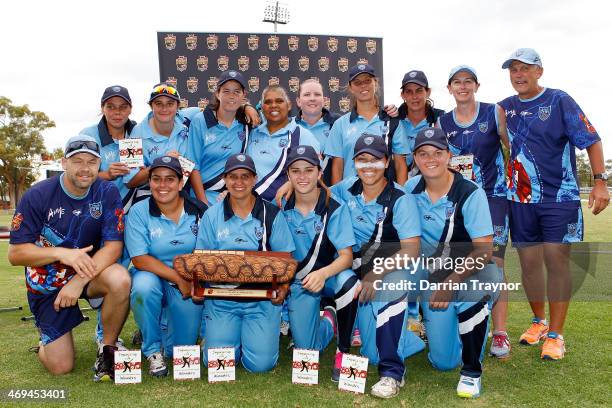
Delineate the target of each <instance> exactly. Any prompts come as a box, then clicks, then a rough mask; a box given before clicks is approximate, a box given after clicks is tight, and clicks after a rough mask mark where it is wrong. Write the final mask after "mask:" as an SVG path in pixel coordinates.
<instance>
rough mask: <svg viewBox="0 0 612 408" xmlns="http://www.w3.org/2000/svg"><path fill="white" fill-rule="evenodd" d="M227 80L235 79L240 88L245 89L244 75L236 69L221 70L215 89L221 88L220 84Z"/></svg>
mask: <svg viewBox="0 0 612 408" xmlns="http://www.w3.org/2000/svg"><path fill="white" fill-rule="evenodd" d="M227 81H236V82H238V83H239V84H240V86H242V89H246V87H247V86H246V81H245V80H244V76H242V74H241V73H240V72H238V71H233V70H229V71H223V72H222V73H221V75H219V80H218V81H217V89H219V88H221V85H223V84H224V83H226V82H227Z"/></svg>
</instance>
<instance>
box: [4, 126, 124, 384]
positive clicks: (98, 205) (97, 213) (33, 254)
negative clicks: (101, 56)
mask: <svg viewBox="0 0 612 408" xmlns="http://www.w3.org/2000/svg"><path fill="white" fill-rule="evenodd" d="M62 167H63V168H64V173H63V174H61V175H59V176H56V177H53V178H50V179H47V180H44V181H41V182H40V183H38V184H35V185H34V186H33V187H32V188H30V189H29V190H28V191H26V193H25V194H24V195H23V198H22V199H21V201H20V202H19V204H18V205H17V209H16V210H15V215H14V217H13V221H12V224H11V239H10V245H9V250H8V258H9V261H10V262H11V264H13V265H23V266H25V267H26V268H25V278H26V287H27V290H28V303H29V305H30V309H31V311H32V314H34V318H35V323H36V326H37V327H38V330H39V332H40V348H39V350H38V357H39V359H40V361H41V363H42V364H43V365H44V366H45V368H46V369H47V370H48V371H49V372H51V373H52V374H56V375H60V374H66V373H68V372H70V371H72V369H73V367H74V358H75V351H74V343H73V338H72V329H73V328H75V327H76V326H78V325H79V324H80V323H81V322H82V321H83V315H82V313H81V311H80V310H79V307H78V304H77V301H78V299H79V297H82V298H84V299H87V300H89V302H90V304H91V305H92V307H96V308H97V307H100V304H102V322H103V324H104V338H103V341H102V344H101V347H100V349H99V350H98V361H97V362H96V365H95V367H96V371H95V376H94V380H95V381H100V380H107V381H108V380H111V379H112V378H113V377H114V374H113V373H114V371H113V370H114V367H113V365H114V351H115V350H116V349H117V348H116V347H115V342H116V341H117V336H118V335H119V333H120V332H121V328H122V327H123V323H124V322H125V319H126V317H127V314H128V309H129V290H130V278H129V275H128V274H127V271H126V270H125V268H124V267H123V266H121V265H119V264H117V263H116V262H117V259H118V258H119V256H120V255H121V251H122V249H123V230H124V221H123V207H122V205H121V199H120V197H119V192H118V191H117V188H116V187H115V186H114V185H113V184H112V183H111V182H108V181H105V180H101V179H99V178H97V175H98V170H99V168H100V146H99V145H98V143H97V142H96V141H95V140H94V139H93V138H92V137H90V136H86V135H78V136H75V137H72V138H70V139H69V140H68V142H67V143H66V148H65V150H64V158H63V159H62Z"/></svg>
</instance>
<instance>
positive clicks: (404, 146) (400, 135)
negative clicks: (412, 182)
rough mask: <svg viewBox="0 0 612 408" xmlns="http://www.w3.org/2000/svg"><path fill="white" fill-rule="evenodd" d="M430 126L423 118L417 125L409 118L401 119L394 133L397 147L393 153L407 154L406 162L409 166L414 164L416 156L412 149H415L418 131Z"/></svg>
mask: <svg viewBox="0 0 612 408" xmlns="http://www.w3.org/2000/svg"><path fill="white" fill-rule="evenodd" d="M428 127H430V125H429V123H428V122H427V119H423V120H422V121H420V122H419V123H417V125H416V126H415V125H413V124H412V121H411V120H410V119H408V118H405V119H401V120H400V121H399V124H398V126H397V129H396V130H395V134H394V135H393V141H394V142H395V148H394V149H393V153H395V154H402V155H405V156H406V164H407V165H408V167H410V166H412V163H413V162H414V158H413V155H412V150H413V149H414V139H415V138H416V135H417V133H419V131H421V130H422V129H425V128H428Z"/></svg>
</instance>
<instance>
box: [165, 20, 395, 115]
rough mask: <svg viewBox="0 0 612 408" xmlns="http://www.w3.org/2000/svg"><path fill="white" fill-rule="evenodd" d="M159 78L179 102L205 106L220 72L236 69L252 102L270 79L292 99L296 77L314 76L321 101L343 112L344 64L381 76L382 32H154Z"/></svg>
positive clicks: (345, 98) (345, 107) (345, 99)
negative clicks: (352, 34) (377, 34)
mask: <svg viewBox="0 0 612 408" xmlns="http://www.w3.org/2000/svg"><path fill="white" fill-rule="evenodd" d="M157 41H158V48H159V74H160V82H164V81H165V82H167V83H169V84H171V85H174V86H176V87H177V89H178V90H179V92H180V94H181V98H182V100H181V107H187V106H199V107H200V108H202V109H203V108H205V107H206V105H208V103H209V102H210V100H211V95H212V93H213V92H214V90H215V88H216V85H217V78H218V77H219V74H221V72H223V71H225V70H228V69H233V70H236V71H240V72H241V73H242V74H243V75H244V76H245V78H246V80H247V81H248V87H249V100H250V101H251V103H253V104H256V103H257V102H258V101H259V98H260V96H261V91H262V90H263V89H264V88H265V87H266V86H268V85H269V84H275V83H276V84H280V85H281V86H283V87H284V88H285V89H287V90H288V91H289V95H290V98H291V99H292V101H293V102H294V105H295V96H296V95H297V91H298V86H299V84H300V81H304V80H306V79H308V78H318V79H319V82H321V84H322V85H323V93H324V94H325V106H326V107H327V108H328V109H330V110H332V111H336V112H347V111H348V108H349V99H348V96H347V94H346V92H345V91H344V87H345V86H346V85H347V82H348V69H349V68H350V67H351V66H353V65H355V64H358V63H369V64H370V65H372V66H373V67H374V69H375V70H376V72H377V73H378V74H379V75H380V76H381V78H380V81H381V83H380V87H381V92H382V89H384V87H383V84H382V72H383V61H382V38H374V37H343V36H331V35H295V34H278V33H277V34H230V33H169V32H159V33H157Z"/></svg>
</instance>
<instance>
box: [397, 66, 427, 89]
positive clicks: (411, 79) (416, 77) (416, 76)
mask: <svg viewBox="0 0 612 408" xmlns="http://www.w3.org/2000/svg"><path fill="white" fill-rule="evenodd" d="M406 84H417V85H420V86H422V87H424V88H429V81H427V76H426V75H425V73H424V72H423V71H418V70H416V69H413V70H412V71H408V72H406V73H405V74H404V78H403V79H402V86H401V89H404V86H405V85H406Z"/></svg>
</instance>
